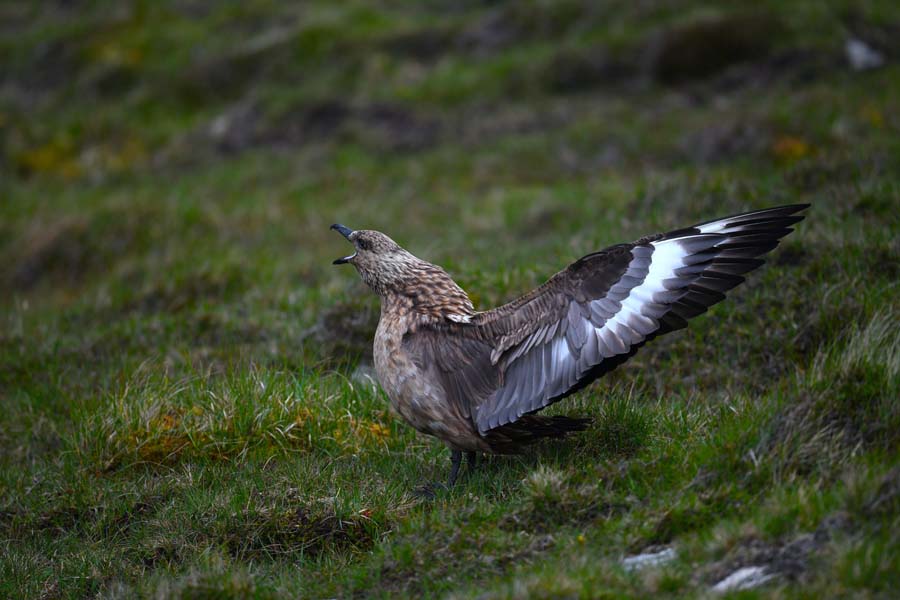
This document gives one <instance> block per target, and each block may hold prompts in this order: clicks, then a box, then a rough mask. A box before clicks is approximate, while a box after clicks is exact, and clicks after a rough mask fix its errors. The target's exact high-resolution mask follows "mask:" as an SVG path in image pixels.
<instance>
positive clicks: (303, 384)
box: [75, 370, 408, 470]
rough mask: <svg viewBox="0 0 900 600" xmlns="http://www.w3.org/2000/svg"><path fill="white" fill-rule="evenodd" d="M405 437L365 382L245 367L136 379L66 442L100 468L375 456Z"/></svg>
mask: <svg viewBox="0 0 900 600" xmlns="http://www.w3.org/2000/svg"><path fill="white" fill-rule="evenodd" d="M407 438H408V432H405V431H404V430H403V429H401V427H400V426H399V424H397V423H396V422H395V420H394V419H393V417H391V415H390V414H389V413H388V412H387V410H386V408H385V404H384V399H383V397H382V396H381V395H380V393H379V392H377V391H376V390H375V389H374V388H373V387H372V385H371V384H363V383H360V384H354V383H351V382H350V381H349V380H347V379H346V378H343V377H341V376H339V375H336V374H335V375H331V376H326V377H321V376H318V375H317V376H312V375H309V374H300V375H291V374H288V373H279V372H268V371H266V372H263V371H259V370H254V371H251V372H249V373H241V374H235V373H232V374H230V375H227V376H224V377H223V376H218V377H216V376H213V375H209V374H206V375H197V376H195V377H192V378H189V379H181V380H169V379H167V378H162V379H160V378H157V377H155V376H153V375H149V374H144V375H139V376H137V377H136V378H135V379H133V380H132V381H131V382H129V383H127V384H126V385H124V386H123V388H122V389H121V391H119V392H118V393H116V394H114V395H113V397H112V398H111V399H110V402H108V403H106V405H105V407H104V409H103V410H101V411H99V412H98V413H97V414H95V415H90V416H86V418H85V419H84V426H83V427H82V428H81V430H80V431H79V433H78V434H77V436H76V441H75V445H76V447H77V448H78V453H79V456H80V457H81V460H82V461H83V462H84V463H85V464H88V465H90V464H93V465H95V466H96V468H99V469H100V470H109V469H116V468H120V467H124V466H132V465H134V464H137V463H153V464H172V463H176V462H178V461H180V460H184V459H186V458H191V457H198V456H205V457H210V458H215V459H221V460H238V461H242V460H245V459H246V458H247V457H248V456H249V455H251V454H254V455H266V456H273V455H276V454H290V453H297V452H301V453H308V452H316V453H322V454H325V455H341V454H359V453H365V452H385V451H389V450H390V449H391V448H394V447H398V446H399V445H401V444H402V442H403V440H405V439H407Z"/></svg>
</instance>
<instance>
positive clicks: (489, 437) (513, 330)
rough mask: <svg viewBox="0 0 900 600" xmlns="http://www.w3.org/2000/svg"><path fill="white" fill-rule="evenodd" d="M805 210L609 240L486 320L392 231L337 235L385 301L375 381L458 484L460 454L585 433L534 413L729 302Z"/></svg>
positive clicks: (582, 422) (578, 422)
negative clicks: (440, 448) (446, 460)
mask: <svg viewBox="0 0 900 600" xmlns="http://www.w3.org/2000/svg"><path fill="white" fill-rule="evenodd" d="M806 206H807V205H793V206H783V207H777V208H772V209H766V210H761V211H755V212H751V213H744V214H739V215H734V216H731V217H726V218H724V219H717V220H714V221H709V222H706V223H701V224H698V225H695V226H693V227H689V228H686V229H680V230H677V231H673V232H669V233H666V234H657V235H652V236H648V237H644V238H641V239H640V240H637V241H635V242H633V243H629V244H618V245H615V246H611V247H609V248H607V249H605V250H602V251H600V252H594V253H592V254H588V255H587V256H584V257H582V258H580V259H578V260H577V261H575V262H574V263H572V264H571V265H569V266H568V267H567V268H566V269H564V270H562V271H560V272H559V273H557V274H556V275H554V276H553V277H551V278H550V279H549V280H548V281H547V282H546V283H544V284H543V285H542V286H540V287H538V288H537V289H535V290H533V291H531V292H529V293H528V294H525V295H524V296H522V297H520V298H518V299H516V300H514V301H512V302H510V303H509V304H506V305H504V306H501V307H499V308H495V309H493V310H489V311H485V312H475V310H474V307H473V306H472V302H471V301H470V300H469V297H468V296H467V295H466V293H465V292H464V291H463V290H462V289H461V288H460V287H459V286H458V285H457V284H456V283H455V282H454V281H453V280H452V279H451V278H450V276H449V275H448V274H447V273H446V272H445V271H444V270H443V269H441V268H440V267H438V266H436V265H433V264H431V263H429V262H427V261H424V260H422V259H419V258H417V257H415V256H413V255H412V254H410V253H409V252H407V251H406V250H404V249H403V248H401V247H400V246H399V245H398V244H397V243H396V242H394V241H393V240H391V239H390V238H389V237H387V236H386V235H384V234H383V233H380V232H377V231H367V230H363V231H351V230H350V229H348V228H346V227H344V226H342V225H334V226H332V228H333V229H336V230H338V231H339V232H340V233H342V234H343V235H344V236H345V237H346V238H347V239H348V240H349V241H350V242H352V243H353V244H354V246H355V248H356V252H355V253H354V254H352V255H351V256H348V257H345V258H342V259H338V260H337V261H335V263H336V264H340V263H350V264H352V265H353V266H354V267H356V269H357V271H358V272H359V274H360V276H361V278H362V280H363V281H364V282H365V283H366V284H367V285H368V286H369V287H371V288H372V290H374V291H375V292H376V293H377V294H378V295H379V296H380V297H381V318H380V320H379V323H378V329H377V331H376V333H375V344H374V359H375V372H376V374H377V377H378V380H379V382H380V383H381V385H382V387H383V388H384V390H385V392H386V393H387V395H388V397H389V398H390V400H391V404H392V406H393V407H394V409H395V410H396V411H397V412H398V413H399V414H400V415H401V416H402V417H403V418H404V419H405V420H406V421H407V422H409V423H410V424H411V425H412V426H413V427H415V428H416V429H417V430H419V431H421V432H423V433H428V434H430V435H434V436H436V437H438V438H440V439H441V440H442V441H443V442H444V443H445V444H446V445H447V446H449V447H450V448H451V450H452V451H453V469H452V471H451V478H450V480H451V484H452V482H453V480H455V478H456V472H457V469H458V467H459V462H460V456H461V454H460V453H461V452H462V451H466V452H470V453H473V452H476V451H478V452H497V453H508V452H515V451H517V450H518V449H520V448H521V446H523V445H524V444H527V443H529V442H532V441H534V440H536V439H540V438H542V437H550V436H560V435H564V434H565V433H567V432H569V431H573V430H579V429H583V428H584V427H585V426H586V424H587V422H588V421H587V420H586V419H572V418H568V417H543V416H538V415H535V414H533V413H534V412H536V411H539V410H541V409H542V408H544V407H546V406H548V405H549V404H552V403H553V402H556V401H557V400H559V399H561V398H564V397H565V396H567V395H569V394H571V393H573V392H575V391H577V390H579V389H581V388H583V387H584V386H586V385H588V384H589V383H590V382H592V381H594V380H595V379H597V378H598V377H600V376H602V375H603V374H605V373H606V372H608V371H610V370H612V369H614V368H615V367H616V366H618V365H619V364H621V363H622V362H624V361H625V360H627V359H628V358H629V357H631V356H632V355H633V354H634V353H635V352H636V351H637V349H638V348H640V347H641V346H642V345H643V344H645V343H646V342H647V341H649V340H651V339H653V338H654V337H657V336H659V335H662V334H664V333H667V332H669V331H673V330H675V329H680V328H681V327H684V326H685V325H686V324H687V320H688V319H690V318H692V317H694V316H697V315H699V314H701V313H703V312H705V311H706V309H707V308H708V307H709V306H711V305H713V304H715V303H717V302H719V301H721V300H722V299H724V298H725V295H724V292H726V291H728V290H730V289H731V288H733V287H734V286H736V285H738V284H739V283H741V282H742V281H743V280H744V278H743V275H744V274H745V273H747V272H749V271H751V270H753V269H755V268H756V267H758V266H759V265H761V264H762V263H763V261H762V259H760V258H758V257H759V256H760V255H762V254H765V253H766V252H768V251H770V250H772V249H773V248H775V246H777V245H778V241H779V240H780V239H781V238H782V237H783V236H785V235H787V234H788V233H789V232H790V231H792V229H790V226H791V225H793V224H794V223H797V222H798V221H800V220H802V218H803V217H802V216H798V215H796V214H795V213H797V212H799V211H800V210H802V209H804V208H806ZM470 457H471V455H470Z"/></svg>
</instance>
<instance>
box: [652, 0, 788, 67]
mask: <svg viewBox="0 0 900 600" xmlns="http://www.w3.org/2000/svg"><path fill="white" fill-rule="evenodd" d="M783 30H784V27H783V25H782V24H781V23H780V22H779V21H778V20H777V19H775V18H774V17H772V16H770V15H766V14H762V13H760V14H740V15H726V16H722V17H716V18H707V19H702V20H698V21H694V22H691V23H686V24H683V25H678V26H674V27H671V28H669V29H667V30H664V31H661V32H659V33H658V34H657V36H656V37H655V39H654V40H652V41H651V43H650V45H649V47H648V65H649V71H650V73H651V75H652V77H653V79H654V80H656V81H658V82H660V83H663V84H669V85H673V84H681V83H685V82H688V81H692V80H697V79H703V78H706V77H709V76H711V75H714V74H716V73H719V72H721V71H723V70H724V69H725V68H727V67H729V66H731V65H734V64H737V63H741V62H748V61H753V60H761V59H764V58H765V57H767V56H768V55H769V53H770V51H771V45H772V42H773V40H774V39H775V37H776V35H777V34H778V33H779V32H781V31H783Z"/></svg>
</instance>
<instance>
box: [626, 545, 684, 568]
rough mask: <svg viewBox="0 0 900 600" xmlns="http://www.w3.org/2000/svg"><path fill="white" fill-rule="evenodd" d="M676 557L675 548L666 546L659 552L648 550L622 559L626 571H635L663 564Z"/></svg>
mask: <svg viewBox="0 0 900 600" xmlns="http://www.w3.org/2000/svg"><path fill="white" fill-rule="evenodd" d="M674 558H675V550H673V549H672V548H666V549H665V550H660V551H659V552H647V553H644V554H635V555H634V556H627V557H625V558H623V559H622V566H623V567H625V570H626V571H635V570H637V569H643V568H645V567H655V566H658V565H663V564H665V563H667V562H669V561H671V560H674Z"/></svg>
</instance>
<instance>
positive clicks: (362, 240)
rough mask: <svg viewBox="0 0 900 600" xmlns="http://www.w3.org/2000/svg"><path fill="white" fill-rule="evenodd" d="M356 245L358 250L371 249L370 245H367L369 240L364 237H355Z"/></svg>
mask: <svg viewBox="0 0 900 600" xmlns="http://www.w3.org/2000/svg"><path fill="white" fill-rule="evenodd" d="M356 245H357V246H358V247H359V249H360V250H370V249H371V246H370V245H369V240H367V239H365V238H357V239H356Z"/></svg>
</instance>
